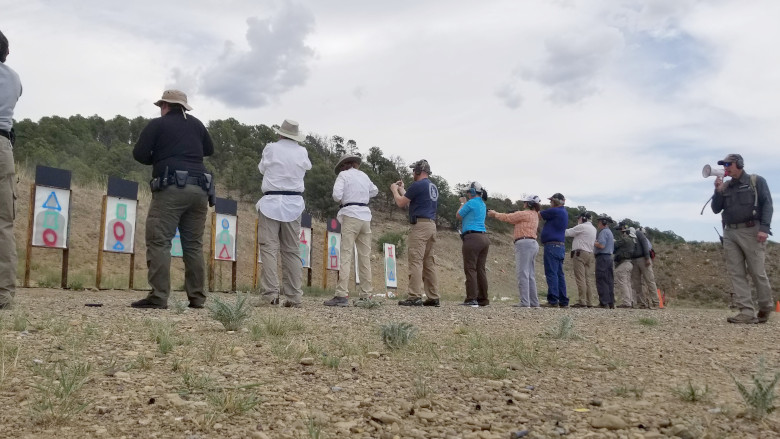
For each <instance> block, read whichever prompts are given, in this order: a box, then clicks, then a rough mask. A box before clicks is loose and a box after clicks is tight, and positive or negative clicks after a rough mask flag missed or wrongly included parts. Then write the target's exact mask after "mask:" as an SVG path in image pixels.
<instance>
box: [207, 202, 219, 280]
mask: <svg viewBox="0 0 780 439" xmlns="http://www.w3.org/2000/svg"><path fill="white" fill-rule="evenodd" d="M216 228H217V213H216V212H212V214H211V248H210V249H209V292H213V291H214V245H215V244H216V241H215V239H216V237H215V236H214V231H215V230H216Z"/></svg>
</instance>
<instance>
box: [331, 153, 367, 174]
mask: <svg viewBox="0 0 780 439" xmlns="http://www.w3.org/2000/svg"><path fill="white" fill-rule="evenodd" d="M362 161H363V159H361V158H360V156H359V155H355V154H344V155H343V156H341V159H339V162H338V163H336V168H335V171H336V175H339V172H341V166H342V165H343V164H344V163H347V162H358V164H360V163H361V162H362Z"/></svg>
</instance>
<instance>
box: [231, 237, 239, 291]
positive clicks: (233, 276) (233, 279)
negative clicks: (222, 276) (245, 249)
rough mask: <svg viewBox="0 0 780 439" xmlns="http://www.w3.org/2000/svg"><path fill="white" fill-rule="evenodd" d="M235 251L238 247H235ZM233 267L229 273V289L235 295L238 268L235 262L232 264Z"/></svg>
mask: <svg viewBox="0 0 780 439" xmlns="http://www.w3.org/2000/svg"><path fill="white" fill-rule="evenodd" d="M236 250H238V246H236ZM232 265H233V270H232V271H233V272H232V273H231V276H232V281H231V282H230V288H231V290H232V291H233V292H234V293H235V292H236V267H237V266H238V263H237V261H233V262H232Z"/></svg>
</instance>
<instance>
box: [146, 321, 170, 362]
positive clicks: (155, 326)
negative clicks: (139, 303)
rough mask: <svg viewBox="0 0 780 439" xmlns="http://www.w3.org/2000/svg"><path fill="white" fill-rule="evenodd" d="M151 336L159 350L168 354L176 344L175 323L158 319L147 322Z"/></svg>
mask: <svg viewBox="0 0 780 439" xmlns="http://www.w3.org/2000/svg"><path fill="white" fill-rule="evenodd" d="M147 326H148V327H149V332H150V335H151V338H152V339H153V340H154V341H155V342H156V343H157V350H158V351H159V352H160V353H161V354H163V355H166V354H168V353H169V352H171V351H172V350H173V348H174V346H175V345H176V339H175V337H174V328H175V326H176V324H175V323H173V322H169V321H165V320H157V321H152V322H150V323H149V324H147Z"/></svg>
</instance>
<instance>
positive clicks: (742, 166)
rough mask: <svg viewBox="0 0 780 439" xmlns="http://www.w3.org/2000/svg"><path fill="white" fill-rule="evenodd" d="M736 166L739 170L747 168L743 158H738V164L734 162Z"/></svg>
mask: <svg viewBox="0 0 780 439" xmlns="http://www.w3.org/2000/svg"><path fill="white" fill-rule="evenodd" d="M734 164H735V165H737V169H742V168H744V167H745V160H744V159H742V158H738V159H737V161H736V162H734Z"/></svg>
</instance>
